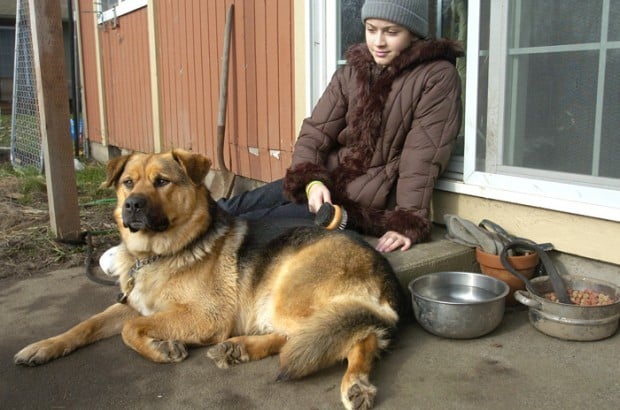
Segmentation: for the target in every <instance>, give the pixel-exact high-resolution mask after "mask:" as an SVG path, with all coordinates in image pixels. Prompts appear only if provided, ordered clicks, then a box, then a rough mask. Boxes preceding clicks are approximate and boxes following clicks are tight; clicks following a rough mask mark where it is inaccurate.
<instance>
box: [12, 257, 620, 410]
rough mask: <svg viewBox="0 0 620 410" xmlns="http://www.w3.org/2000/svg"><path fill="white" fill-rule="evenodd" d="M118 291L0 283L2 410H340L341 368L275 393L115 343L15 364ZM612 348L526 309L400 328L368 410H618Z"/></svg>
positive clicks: (43, 280) (256, 382) (258, 370)
mask: <svg viewBox="0 0 620 410" xmlns="http://www.w3.org/2000/svg"><path fill="white" fill-rule="evenodd" d="M116 293H117V290H116V289H115V288H114V287H107V286H102V285H98V284H95V283H93V282H90V281H89V280H88V279H87V278H86V276H85V275H84V274H83V272H82V269H71V270H63V271H56V272H52V273H49V274H44V275H40V276H36V277H33V278H30V279H21V280H18V279H14V278H9V279H4V280H2V281H1V282H0V305H1V307H0V309H1V310H0V311H1V312H2V314H1V316H0V328H1V329H2V337H1V338H0V351H1V352H2V353H1V356H0V363H1V366H0V407H1V408H3V409H37V408H47V409H49V408H69V409H74V408H89V409H111V408H131V409H179V408H187V409H192V408H200V409H338V408H341V405H340V399H339V386H340V378H341V376H342V374H343V372H344V364H343V365H338V366H334V367H333V368H331V369H327V370H324V371H322V372H320V373H319V374H316V375H313V376H311V377H308V378H305V379H302V380H298V381H293V382H275V377H276V373H277V358H275V357H274V358H269V359H266V360H262V361H259V362H254V363H248V364H244V365H240V366H236V367H233V368H231V369H228V370H220V369H218V368H216V367H215V365H214V364H213V363H212V362H211V361H210V360H209V359H207V358H206V357H205V354H206V350H207V349H206V348H196V349H193V350H191V351H190V356H189V358H188V359H187V360H186V361H184V362H182V363H178V364H171V365H162V364H154V363H151V362H148V361H146V360H145V359H143V358H142V357H140V356H139V355H138V354H137V353H135V352H134V351H132V350H130V349H129V348H127V347H126V346H124V345H123V343H122V341H121V339H120V337H113V338H110V339H108V340H105V341H102V342H99V343H97V344H94V345H91V346H89V347H86V348H83V349H81V350H78V351H77V352H74V353H73V354H71V355H69V356H67V357H65V358H62V359H59V360H56V361H54V362H51V363H49V364H47V365H44V366H41V367H38V368H24V367H18V366H15V365H14V364H13V355H14V354H15V353H16V352H17V351H18V350H19V349H20V348H22V347H23V346H25V345H26V344H28V343H31V342H33V341H36V340H39V339H41V338H44V337H48V336H51V335H54V334H57V333H59V332H60V331H61V330H64V329H66V328H68V327H70V326H72V325H74V324H75V323H77V322H78V321H79V320H82V319H85V318H87V317H88V316H90V315H91V314H94V313H97V312H99V311H100V310H102V309H103V308H105V307H106V306H107V305H108V304H110V303H111V302H112V301H113V300H114V298H115V296H116ZM619 360H620V337H619V336H618V335H615V336H614V337H612V338H609V339H606V340H602V341H597V342H581V343H579V342H567V341H562V340H557V339H553V338H551V337H548V336H545V335H543V334H541V333H539V332H537V331H536V330H535V329H534V328H533V327H532V326H531V325H530V324H529V322H528V319H527V312H526V311H525V310H524V309H513V310H509V311H507V312H506V315H505V317H504V320H503V322H502V324H501V325H500V326H499V327H498V328H497V329H496V330H495V331H494V332H493V333H491V334H489V335H487V336H484V337H481V338H479V339H474V340H449V339H442V338H439V337H436V336H433V335H431V334H429V333H427V332H425V331H424V330H423V329H422V328H420V327H419V326H418V325H417V324H416V323H408V324H405V325H404V326H403V328H402V330H401V332H400V334H399V337H398V340H397V341H396V342H395V344H394V345H393V346H392V348H391V349H390V351H389V352H387V353H386V354H385V355H384V356H383V358H382V359H381V360H379V361H378V362H377V363H376V367H375V371H374V372H373V374H372V381H373V383H375V385H376V386H377V387H378V389H379V393H378V397H377V402H376V408H378V409H518V408H528V409H548V408H556V409H581V408H596V409H610V410H611V409H616V408H618V403H620V370H619V367H618V363H619Z"/></svg>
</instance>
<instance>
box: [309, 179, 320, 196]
mask: <svg viewBox="0 0 620 410" xmlns="http://www.w3.org/2000/svg"><path fill="white" fill-rule="evenodd" d="M317 184H321V185H323V183H322V182H321V181H319V180H314V181H310V182H308V185H306V197H308V196H310V189H312V187H313V186H315V185H317Z"/></svg>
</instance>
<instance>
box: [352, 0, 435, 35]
mask: <svg viewBox="0 0 620 410" xmlns="http://www.w3.org/2000/svg"><path fill="white" fill-rule="evenodd" d="M370 18H375V19H381V20H387V21H391V22H393V23H396V24H398V25H400V26H403V27H405V28H407V29H408V30H409V31H412V32H413V33H414V34H416V35H418V36H419V37H421V38H426V37H427V36H428V1H427V0H366V2H365V3H364V5H363V6H362V23H364V22H366V19H370Z"/></svg>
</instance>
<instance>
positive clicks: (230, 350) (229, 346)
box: [207, 342, 250, 369]
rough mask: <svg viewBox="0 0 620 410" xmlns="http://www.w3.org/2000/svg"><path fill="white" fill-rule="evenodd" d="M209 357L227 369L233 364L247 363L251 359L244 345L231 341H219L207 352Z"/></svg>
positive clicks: (221, 367)
mask: <svg viewBox="0 0 620 410" xmlns="http://www.w3.org/2000/svg"><path fill="white" fill-rule="evenodd" d="M207 357H208V358H210V359H212V360H213V361H214V362H215V365H216V366H217V367H219V368H220V369H227V368H228V367H229V366H230V365H232V364H239V363H245V362H247V361H249V360H250V357H249V356H248V353H247V352H246V350H245V347H243V345H240V344H237V343H231V342H222V343H219V344H217V345H215V346H213V347H212V348H210V349H209V351H208V352H207Z"/></svg>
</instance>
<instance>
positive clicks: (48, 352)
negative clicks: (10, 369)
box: [13, 340, 69, 366]
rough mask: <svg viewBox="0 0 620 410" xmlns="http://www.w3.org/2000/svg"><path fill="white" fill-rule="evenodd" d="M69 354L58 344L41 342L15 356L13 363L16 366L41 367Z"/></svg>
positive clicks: (27, 347) (25, 348)
mask: <svg viewBox="0 0 620 410" xmlns="http://www.w3.org/2000/svg"><path fill="white" fill-rule="evenodd" d="M67 353H69V351H66V350H65V349H64V348H63V347H62V346H60V345H59V344H58V343H54V342H50V341H48V340H41V341H40V342H36V343H33V344H31V345H28V346H26V347H24V348H23V349H22V350H20V351H19V352H17V354H16V355H15V356H13V361H14V362H15V364H20V365H23V366H39V365H41V364H45V363H47V362H49V361H50V360H53V359H56V358H57V357H60V356H63V355H65V354H67Z"/></svg>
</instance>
